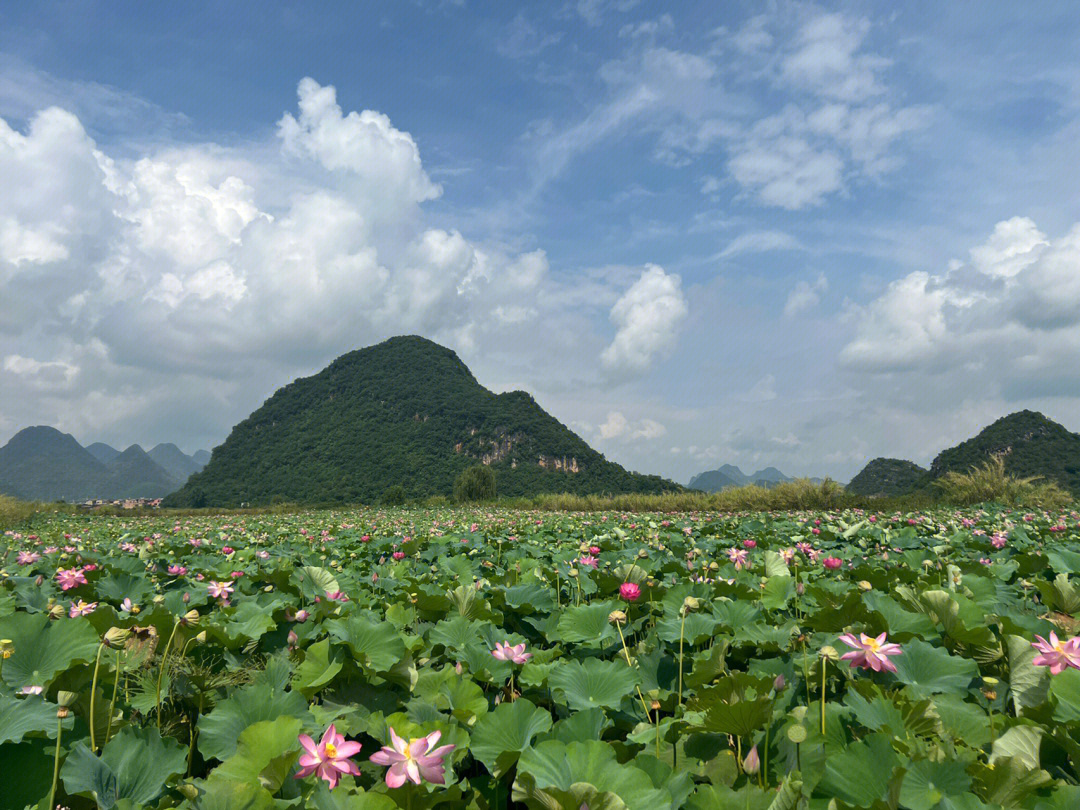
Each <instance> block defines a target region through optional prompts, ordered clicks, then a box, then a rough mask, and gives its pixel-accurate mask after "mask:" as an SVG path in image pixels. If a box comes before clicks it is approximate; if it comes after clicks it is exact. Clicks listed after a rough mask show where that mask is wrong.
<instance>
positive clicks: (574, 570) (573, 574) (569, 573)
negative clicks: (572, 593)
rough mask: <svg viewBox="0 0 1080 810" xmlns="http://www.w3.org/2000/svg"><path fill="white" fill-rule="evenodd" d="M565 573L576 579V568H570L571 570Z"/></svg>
mask: <svg viewBox="0 0 1080 810" xmlns="http://www.w3.org/2000/svg"><path fill="white" fill-rule="evenodd" d="M566 573H567V574H568V575H569V576H572V577H576V576H577V569H576V568H571V569H570V570H569V571H567V572H566Z"/></svg>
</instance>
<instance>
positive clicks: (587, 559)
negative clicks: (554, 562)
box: [578, 554, 597, 568]
mask: <svg viewBox="0 0 1080 810" xmlns="http://www.w3.org/2000/svg"><path fill="white" fill-rule="evenodd" d="M578 562H579V563H581V564H582V565H583V566H585V567H586V568H596V563H597V559H596V557H594V556H593V555H592V554H586V555H584V556H583V557H582V558H581V559H580V560H578Z"/></svg>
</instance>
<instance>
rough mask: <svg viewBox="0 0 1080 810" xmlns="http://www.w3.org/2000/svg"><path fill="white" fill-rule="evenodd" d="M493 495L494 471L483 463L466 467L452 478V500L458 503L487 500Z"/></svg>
mask: <svg viewBox="0 0 1080 810" xmlns="http://www.w3.org/2000/svg"><path fill="white" fill-rule="evenodd" d="M494 497H495V473H494V472H493V471H492V469H491V468H490V467H485V466H484V465H483V464H475V465H473V466H472V467H467V468H466V469H464V470H462V471H461V473H460V474H459V475H458V477H457V478H456V479H455V480H454V500H455V501H457V502H458V503H467V502H469V501H489V500H491V499H492V498H494Z"/></svg>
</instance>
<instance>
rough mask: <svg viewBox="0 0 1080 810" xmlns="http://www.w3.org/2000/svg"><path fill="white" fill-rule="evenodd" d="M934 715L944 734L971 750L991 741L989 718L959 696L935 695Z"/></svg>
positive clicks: (991, 733)
mask: <svg viewBox="0 0 1080 810" xmlns="http://www.w3.org/2000/svg"><path fill="white" fill-rule="evenodd" d="M933 705H934V713H935V714H937V716H938V719H939V720H940V721H941V726H942V728H943V729H944V730H945V733H946V734H948V735H949V736H950V737H952V738H953V739H954V740H956V741H959V742H963V743H964V744H965V745H968V746H970V747H972V748H982V747H983V746H984V745H986V744H987V743H988V742H990V740H992V739H993V736H994V735H993V729H992V728H991V726H990V717H989V716H988V715H987V714H986V712H985V711H984V710H983V709H982V708H981V707H980V706H977V705H975V704H973V703H967V702H966V701H965V700H964V699H963V698H962V697H961V696H960V695H935V696H934V700H933Z"/></svg>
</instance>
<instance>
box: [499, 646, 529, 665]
mask: <svg viewBox="0 0 1080 810" xmlns="http://www.w3.org/2000/svg"><path fill="white" fill-rule="evenodd" d="M491 654H492V655H494V656H495V657H496V658H498V659H499V660H500V661H512V662H513V663H515V664H524V663H525V662H527V661H528V660H529V659H530V658H532V653H527V652H525V643H524V642H522V643H521V644H514V645H511V644H510V642H509V641H496V642H495V649H494V650H492V651H491Z"/></svg>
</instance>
